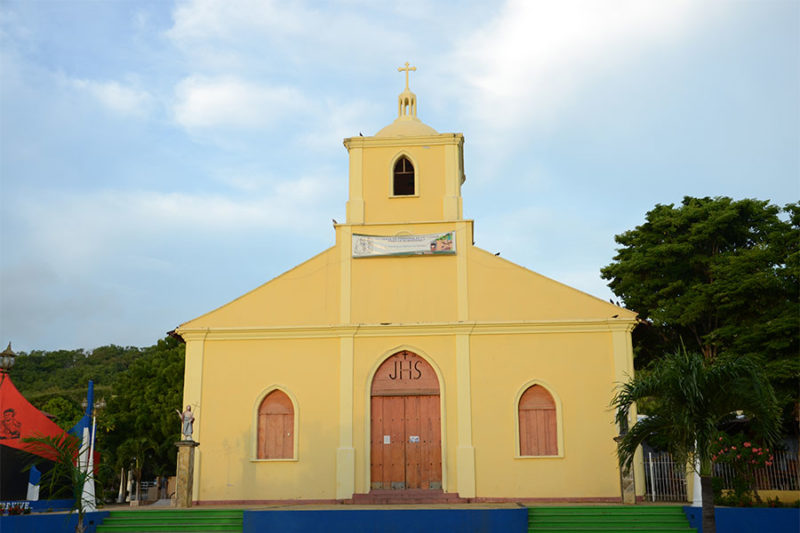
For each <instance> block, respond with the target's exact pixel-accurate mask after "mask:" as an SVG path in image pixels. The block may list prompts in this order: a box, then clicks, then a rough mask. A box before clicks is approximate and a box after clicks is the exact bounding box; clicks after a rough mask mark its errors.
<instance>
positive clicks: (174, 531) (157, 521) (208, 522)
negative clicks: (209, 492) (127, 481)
mask: <svg viewBox="0 0 800 533" xmlns="http://www.w3.org/2000/svg"><path fill="white" fill-rule="evenodd" d="M243 514H244V513H243V512H242V511H241V510H237V509H162V510H158V511H155V510H138V511H111V514H110V515H109V516H108V517H107V518H106V519H105V520H103V522H102V523H101V524H100V525H98V526H97V533H114V532H121V533H122V532H124V533H133V532H139V533H154V532H164V533H181V532H186V533H188V532H198V531H203V532H230V531H235V532H239V533H241V531H242V517H243Z"/></svg>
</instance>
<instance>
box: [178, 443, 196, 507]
mask: <svg viewBox="0 0 800 533" xmlns="http://www.w3.org/2000/svg"><path fill="white" fill-rule="evenodd" d="M175 446H177V447H178V465H177V468H176V473H175V477H176V478H177V479H176V487H175V503H174V507H181V508H186V507H191V506H192V485H193V483H194V449H195V448H197V447H198V446H200V443H199V442H195V441H193V440H182V441H179V442H176V443H175Z"/></svg>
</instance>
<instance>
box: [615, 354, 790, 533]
mask: <svg viewBox="0 0 800 533" xmlns="http://www.w3.org/2000/svg"><path fill="white" fill-rule="evenodd" d="M645 399H647V400H648V401H650V402H651V404H650V405H651V406H652V407H651V409H650V413H649V414H648V416H647V418H643V419H642V420H639V421H638V422H636V424H635V425H634V426H633V427H631V428H630V431H628V432H627V433H626V434H625V435H624V436H623V438H622V439H621V442H620V446H619V448H618V454H619V462H620V466H621V467H623V468H630V466H631V463H632V462H633V456H634V453H635V452H636V449H637V447H638V446H639V445H640V444H642V442H643V441H645V440H647V439H648V438H652V439H657V440H659V441H662V442H664V443H666V447H667V450H668V451H669V452H670V453H672V455H673V457H675V459H676V460H677V461H681V462H683V464H691V465H693V468H695V469H696V466H694V465H698V464H699V467H700V468H699V472H698V474H699V475H700V486H701V490H702V495H703V532H704V533H716V524H715V521H714V494H713V492H712V489H711V476H712V467H713V464H712V461H711V455H712V453H711V451H710V449H711V442H712V440H713V439H714V438H716V436H717V435H718V434H719V429H718V428H719V426H720V425H721V424H722V423H724V422H725V421H727V420H730V419H732V418H734V417H735V416H736V414H737V413H740V414H744V415H745V416H746V417H747V419H748V420H749V421H750V429H751V431H752V432H753V433H754V435H755V436H757V437H759V438H760V439H762V440H763V441H764V442H768V443H771V442H774V441H775V440H777V438H778V437H779V431H780V411H779V408H778V403H777V401H776V399H775V393H774V392H773V390H772V386H771V385H770V384H769V381H768V380H767V377H766V375H765V374H764V371H763V369H762V368H761V367H759V366H758V365H757V364H756V363H755V362H754V361H753V360H752V359H749V358H745V357H726V356H719V357H717V358H716V359H715V360H714V361H713V362H712V361H708V360H706V359H705V358H704V357H703V356H702V355H701V354H699V353H688V352H686V349H685V348H684V349H683V350H680V351H677V352H674V353H672V354H668V355H666V356H665V357H663V358H662V359H660V360H658V362H657V363H656V365H655V366H654V367H653V368H651V369H648V371H646V372H642V373H641V374H639V375H637V376H635V377H633V378H631V379H630V380H629V381H628V382H627V383H624V384H622V385H620V386H619V388H618V390H617V393H616V395H615V396H614V399H613V400H612V406H613V407H614V408H616V410H617V414H616V420H617V423H618V424H620V426H621V427H624V426H625V424H626V422H627V420H628V415H629V413H630V409H631V406H632V405H633V404H634V403H636V402H638V401H641V400H645Z"/></svg>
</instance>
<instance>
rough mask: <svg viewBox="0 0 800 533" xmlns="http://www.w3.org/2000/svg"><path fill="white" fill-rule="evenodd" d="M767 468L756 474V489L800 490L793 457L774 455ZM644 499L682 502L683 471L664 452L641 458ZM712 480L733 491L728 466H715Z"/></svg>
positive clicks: (683, 494) (683, 492) (732, 475)
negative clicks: (717, 479)
mask: <svg viewBox="0 0 800 533" xmlns="http://www.w3.org/2000/svg"><path fill="white" fill-rule="evenodd" d="M774 455H775V459H774V461H772V464H771V465H770V466H765V467H763V468H759V469H758V470H756V472H755V480H756V489H758V490H800V478H798V469H797V463H798V458H797V455H795V454H790V453H786V452H775V453H774ZM644 477H645V485H646V490H645V499H646V500H647V501H653V502H655V501H660V502H685V501H688V500H687V494H686V468H685V466H684V465H679V464H676V463H675V461H673V460H672V456H671V455H670V454H668V453H666V452H662V453H648V454H646V455H645V457H644ZM714 477H717V478H720V479H722V488H723V489H732V488H733V479H734V477H735V473H734V470H733V467H732V466H731V465H729V464H720V463H715V464H714Z"/></svg>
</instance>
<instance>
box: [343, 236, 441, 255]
mask: <svg viewBox="0 0 800 533" xmlns="http://www.w3.org/2000/svg"><path fill="white" fill-rule="evenodd" d="M455 253H456V233H455V232H454V231H449V232H447V233H428V234H424V235H395V236H393V237H389V236H383V235H359V234H356V233H354V234H353V257H380V256H387V255H452V254H455Z"/></svg>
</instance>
